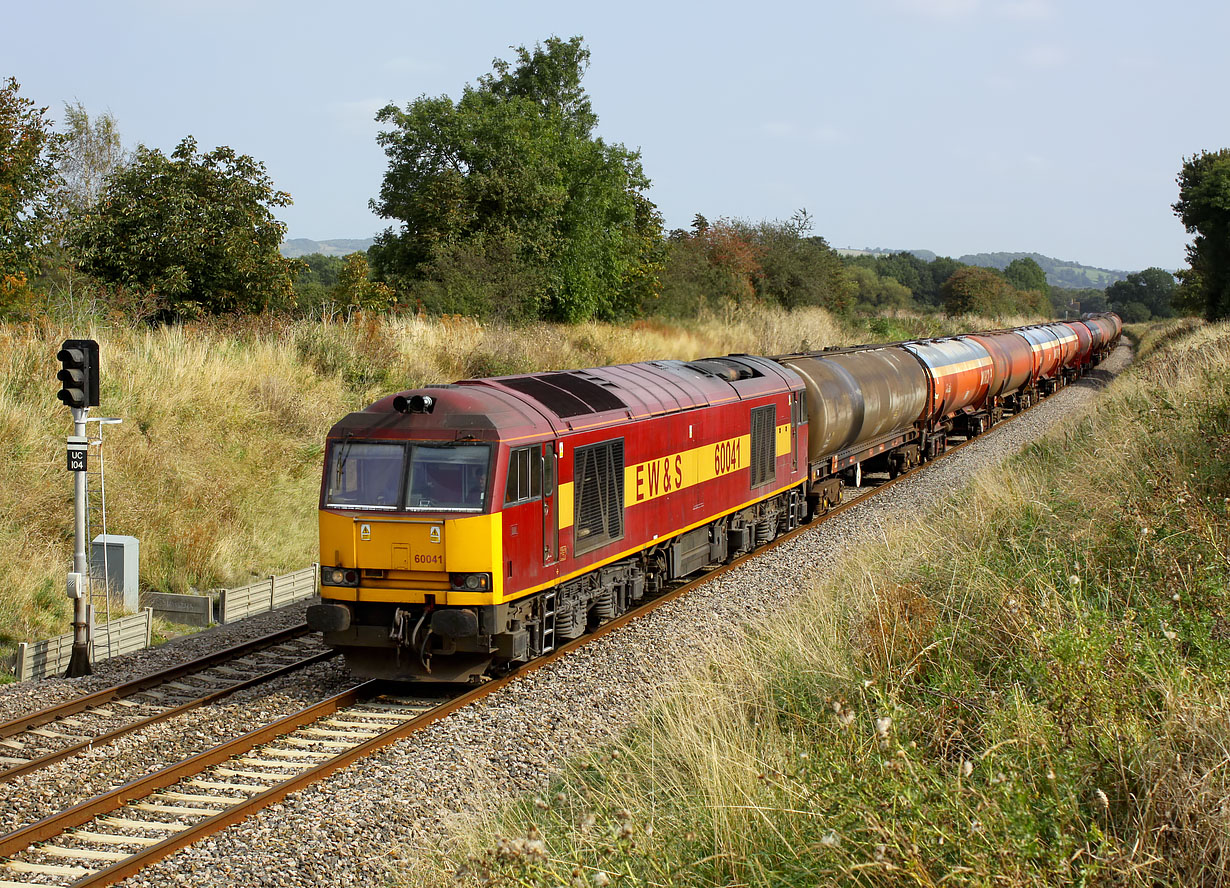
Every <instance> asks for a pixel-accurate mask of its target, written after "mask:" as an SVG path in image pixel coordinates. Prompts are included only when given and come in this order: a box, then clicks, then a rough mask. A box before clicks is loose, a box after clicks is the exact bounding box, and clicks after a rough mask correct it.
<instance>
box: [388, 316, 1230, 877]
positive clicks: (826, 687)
mask: <svg viewBox="0 0 1230 888" xmlns="http://www.w3.org/2000/svg"><path fill="white" fill-rule="evenodd" d="M1135 332H1136V334H1137V335H1138V337H1139V339H1140V341H1141V346H1142V351H1144V352H1145V354H1146V356H1145V357H1144V358H1143V360H1140V361H1138V363H1137V365H1136V366H1135V367H1134V368H1133V369H1132V370H1131V371H1129V372H1127V373H1125V374H1123V375H1121V377H1120V378H1119V379H1118V380H1117V381H1116V382H1115V383H1113V384H1112V386H1111V387H1110V388H1109V389H1108V390H1107V392H1106V394H1105V395H1104V396H1103V397H1102V398H1101V399H1099V401H1098V404H1097V406H1096V408H1095V409H1094V410H1093V411H1092V413H1090V414H1089V415H1087V416H1085V417H1083V418H1073V419H1072V420H1070V421H1068V422H1067V423H1066V424H1064V425H1063V426H1062V427H1061V428H1060V429H1058V430H1056V431H1054V432H1052V433H1051V434H1049V435H1047V436H1046V437H1045V438H1044V439H1043V440H1040V441H1038V442H1036V443H1035V444H1033V445H1031V446H1030V447H1029V448H1027V450H1026V451H1025V452H1024V453H1022V454H1020V455H1019V456H1018V457H1016V458H1014V459H1012V460H1010V461H1009V462H1008V463H1006V464H1005V465H1004V466H1003V467H1002V468H1001V469H998V470H995V471H994V472H991V473H987V474H983V475H982V476H979V477H978V478H976V479H975V480H974V481H973V483H972V484H971V485H970V486H969V488H968V489H967V490H965V491H963V492H962V493H961V494H960V495H958V496H957V497H955V498H954V500H953V501H951V502H950V503H948V504H945V505H942V506H940V507H938V508H937V509H936V511H935V512H934V514H931V515H929V516H927V517H926V519H925V520H922V521H917V520H916V521H912V522H909V523H905V522H902V523H901V524H899V525H896V526H893V527H890V528H888V529H887V530H886V533H885V537H884V539H885V541H887V542H888V545H885V544H883V543H881V544H879V545H875V546H867V547H865V548H863V549H862V550H861V551H860V552H858V553H857V554H856V555H854V556H853V557H852V558H851V559H849V560H848V562H847V563H846V564H845V565H844V566H843V567H841V568H839V571H840V572H839V574H838V575H837V576H834V577H832V578H831V579H829V580H827V581H825V582H823V583H821V584H819V585H817V586H816V587H815V588H812V589H810V590H807V591H805V593H804V594H803V596H802V599H801V600H800V601H799V602H798V603H797V604H792V605H790V606H788V607H785V608H784V609H783V611H782V612H781V613H779V614H777V615H775V616H774V618H773V620H772V622H771V624H770V625H767V626H763V627H761V628H760V629H758V630H757V631H754V632H753V633H751V634H750V635H749V636H748V637H747V638H746V639H744V640H742V641H740V642H738V643H733V644H731V645H729V646H726V647H723V648H721V649H718V650H716V651H715V652H714V654H713V656H712V658H711V659H710V660H709V662H708V663H707V664H706V665H705V666H704V667H703V668H700V669H698V670H696V671H695V672H693V673H691V674H689V675H688V676H687V677H686V678H685V679H684V680H683V681H682V683H681V684H680V686H679V688H678V689H677V690H676V691H674V692H672V693H671V694H670V695H669V696H668V697H667V698H666V699H665V700H664V701H663V702H661V703H660V704H659V705H657V706H656V707H655V708H654V711H653V713H652V716H651V717H650V718H649V719H648V720H647V721H645V722H644V723H643V724H642V725H641V726H640V727H638V728H637V729H636V730H634V731H632V732H631V733H630V734H628V735H627V736H626V737H625V738H624V739H623V740H622V741H621V742H620V743H619V744H617V745H615V746H613V747H610V748H608V749H605V750H602V751H600V752H598V753H595V754H593V755H592V756H590V757H587V758H583V759H581V760H579V761H577V762H575V763H574V764H573V765H572V766H571V767H570V769H569V770H568V772H567V774H566V776H565V777H564V778H563V779H562V780H560V781H559V782H558V785H557V786H556V787H555V788H554V789H553V790H552V792H551V793H550V794H548V796H547V797H546V798H544V799H537V800H532V801H524V802H519V803H517V804H514V805H512V806H510V807H506V808H504V809H502V810H500V811H499V812H498V813H497V814H494V815H492V816H491V818H490V820H489V822H485V823H481V824H477V825H476V826H475V830H474V833H473V835H472V836H469V837H468V838H466V839H464V840H463V841H464V843H465V848H466V851H465V852H464V853H463V854H462V855H461V859H464V861H465V863H464V864H463V865H462V866H461V868H460V873H459V875H457V876H454V869H455V868H456V864H455V863H449V862H444V863H441V862H439V861H434V862H433V861H431V860H424V861H420V864H419V866H418V867H417V868H416V871H415V872H414V873H412V874H407V876H406V879H407V881H408V882H414V883H422V882H426V883H429V884H430V883H434V882H447V881H450V880H452V879H454V878H457V880H458V881H459V882H461V883H466V884H484V885H527V886H529V885H534V886H537V885H542V886H546V885H570V884H571V885H608V884H619V885H630V886H631V885H638V886H639V885H697V886H700V885H706V886H708V885H808V886H812V885H817V884H841V885H845V884H852V885H890V884H902V885H907V884H908V885H928V886H931V885H940V884H955V885H1054V884H1086V885H1141V886H1144V885H1162V884H1165V885H1203V886H1220V885H1224V884H1227V883H1228V882H1230V876H1228V875H1227V866H1228V864H1230V701H1228V700H1227V691H1226V687H1227V684H1226V680H1227V677H1228V672H1230V612H1228V611H1227V601H1228V589H1230V521H1228V517H1227V516H1228V510H1230V325H1220V326H1207V327H1202V326H1196V325H1192V324H1185V323H1179V324H1171V325H1167V326H1166V327H1163V328H1157V329H1148V330H1145V331H1139V330H1138V331H1135ZM497 834H498V835H502V836H503V837H504V838H500V839H499V840H498V841H495V842H493V841H492V840H491V839H490V836H492V835H497ZM433 866H435V867H437V869H435V870H433V869H432V867H433Z"/></svg>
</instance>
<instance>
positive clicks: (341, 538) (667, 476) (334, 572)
mask: <svg viewBox="0 0 1230 888" xmlns="http://www.w3.org/2000/svg"><path fill="white" fill-rule="evenodd" d="M802 395H803V385H802V383H801V382H800V380H799V379H798V377H796V376H795V375H794V374H793V373H791V372H790V371H789V370H787V369H786V368H784V367H782V366H781V365H779V364H777V363H774V362H773V361H770V360H767V359H765V358H758V357H751V356H745V355H739V356H731V357H725V358H714V359H708V360H703V361H694V362H690V363H689V362H683V361H654V362H649V363H643V364H628V365H623V366H617V367H603V368H598V369H593V370H585V371H575V372H560V373H540V374H533V375H525V376H514V377H505V378H499V379H480V380H467V381H464V382H461V383H457V384H454V385H446V386H432V387H428V388H424V389H420V390H417V391H414V392H407V393H403V394H401V395H398V396H396V397H389V398H385V399H383V400H381V401H379V402H377V403H375V404H373V405H372V406H370V407H368V408H367V409H366V410H364V411H362V412H359V413H352V414H350V415H349V416H347V417H345V418H344V419H343V420H342V421H341V422H339V423H338V424H337V425H336V426H335V427H334V428H333V429H332V431H331V432H330V433H329V439H328V452H327V454H326V471H325V479H324V483H323V485H322V495H321V511H320V546H321V564H322V568H321V598H322V602H321V604H320V605H317V606H314V607H313V608H311V610H310V612H309V623H310V624H311V625H312V627H313V628H315V629H320V630H323V632H324V637H325V640H326V642H327V643H329V644H330V645H332V646H334V647H337V648H340V649H341V650H342V651H343V652H344V653H345V655H346V658H347V662H348V665H349V666H350V668H351V670H352V671H353V672H354V673H355V674H357V675H363V676H372V677H385V678H396V679H421V678H431V679H434V680H449V681H456V680H465V679H468V678H471V677H474V676H479V675H482V674H483V673H485V672H487V671H489V670H491V669H492V668H493V667H495V668H497V669H498V668H499V666H500V665H501V664H513V663H517V662H522V661H524V660H527V659H530V658H532V657H534V656H537V655H539V654H541V653H544V652H546V651H550V650H552V649H553V648H554V647H555V646H556V645H557V644H558V643H561V642H562V641H564V640H566V639H570V638H574V637H576V636H577V635H580V634H581V633H582V632H583V631H584V630H585V628H586V626H587V625H594V624H596V623H600V622H602V621H605V620H607V619H609V618H611V617H612V616H615V615H617V614H619V613H622V612H623V611H624V610H626V609H627V607H628V606H629V604H631V603H632V602H635V601H637V600H638V599H640V598H641V597H642V596H643V595H644V594H645V593H646V592H653V591H656V590H657V589H658V588H660V587H661V586H662V585H663V584H664V583H665V582H667V581H668V580H670V579H672V578H675V577H681V576H685V575H687V574H689V573H692V572H693V571H695V570H697V569H699V568H700V567H703V566H704V565H705V564H709V563H711V562H714V561H721V560H724V559H727V558H729V557H732V556H733V555H736V554H738V553H741V552H745V551H748V550H750V549H751V548H753V547H754V546H755V545H756V544H757V543H758V542H764V541H765V540H767V539H769V538H771V537H773V536H775V535H777V533H778V532H780V531H781V530H784V529H787V528H792V527H795V526H796V525H797V524H798V523H799V521H800V520H802V519H803V518H804V516H805V511H806V503H805V500H804V483H805V481H806V479H807V434H806V423H807V416H806V412H805V406H804V400H803V396H802Z"/></svg>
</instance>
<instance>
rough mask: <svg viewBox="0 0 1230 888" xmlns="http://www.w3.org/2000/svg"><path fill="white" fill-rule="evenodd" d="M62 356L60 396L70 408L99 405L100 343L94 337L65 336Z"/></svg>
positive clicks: (59, 377) (59, 354)
mask: <svg viewBox="0 0 1230 888" xmlns="http://www.w3.org/2000/svg"><path fill="white" fill-rule="evenodd" d="M56 357H57V358H58V359H59V361H60V364H61V365H62V366H61V368H60V372H59V373H57V374H56V378H57V379H59V380H60V394H59V395H58V397H59V399H60V400H61V401H62V402H64V403H65V404H67V405H68V406H69V407H75V408H83V407H97V406H98V343H97V342H95V341H94V340H93V339H66V340H64V344H63V345H62V346H60V351H59V352H57V353H56Z"/></svg>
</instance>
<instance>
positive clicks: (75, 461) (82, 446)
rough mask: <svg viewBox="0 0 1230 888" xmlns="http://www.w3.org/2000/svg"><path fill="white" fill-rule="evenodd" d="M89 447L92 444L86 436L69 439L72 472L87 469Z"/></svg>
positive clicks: (70, 469)
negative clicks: (87, 440)
mask: <svg viewBox="0 0 1230 888" xmlns="http://www.w3.org/2000/svg"><path fill="white" fill-rule="evenodd" d="M89 449H90V445H89V444H88V443H87V442H86V440H85V438H75V437H74V438H69V439H68V470H69V471H70V472H84V471H86V455H87V454H88V453H89Z"/></svg>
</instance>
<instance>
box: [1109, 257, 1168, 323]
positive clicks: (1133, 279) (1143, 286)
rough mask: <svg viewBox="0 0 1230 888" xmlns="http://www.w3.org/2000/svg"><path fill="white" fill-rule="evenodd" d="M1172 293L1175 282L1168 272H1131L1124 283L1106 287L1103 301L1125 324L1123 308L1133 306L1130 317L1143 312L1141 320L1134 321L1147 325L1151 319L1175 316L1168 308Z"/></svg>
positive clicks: (1150, 270)
mask: <svg viewBox="0 0 1230 888" xmlns="http://www.w3.org/2000/svg"><path fill="white" fill-rule="evenodd" d="M1174 292H1175V280H1174V276H1173V275H1172V274H1171V273H1170V272H1168V271H1165V270H1164V269H1161V268H1146V269H1145V270H1144V271H1135V272H1132V273H1131V274H1129V275H1128V276H1127V279H1126V280H1122V281H1115V283H1113V284H1111V285H1110V286H1109V287H1107V288H1106V299H1107V301H1108V302H1109V303H1110V307H1111V309H1112V310H1113V311H1116V312H1118V313H1119V315H1120V317H1122V318H1123V320H1125V321H1126V320H1127V316H1126V315H1125V314H1124V308H1125V306H1128V305H1134V306H1136V307H1135V308H1133V309H1132V314H1133V316H1138V315H1140V314H1141V313H1142V311H1143V314H1144V317H1143V318H1141V317H1138V318H1137V320H1141V321H1147V320H1149V319H1150V318H1173V317H1174V316H1175V311H1174V307H1173V305H1172V304H1171V303H1172V300H1173V299H1174Z"/></svg>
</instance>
